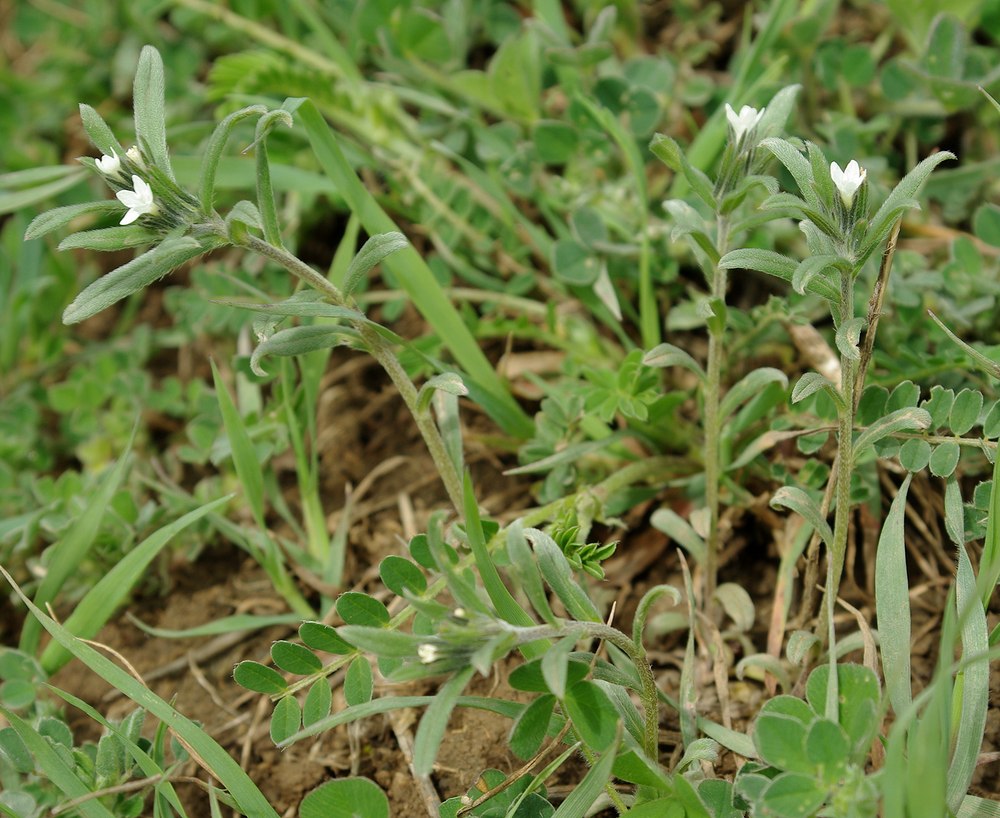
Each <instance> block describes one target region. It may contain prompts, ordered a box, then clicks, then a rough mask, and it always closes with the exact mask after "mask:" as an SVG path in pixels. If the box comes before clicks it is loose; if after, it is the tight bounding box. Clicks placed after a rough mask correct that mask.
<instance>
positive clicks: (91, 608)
mask: <svg viewBox="0 0 1000 818" xmlns="http://www.w3.org/2000/svg"><path fill="white" fill-rule="evenodd" d="M231 498H232V495H228V496H226V497H220V498H219V499H218V500H214V501H213V502H211V503H207V504H206V505H203V506H202V507H201V508H198V509H195V510H194V511H191V512H188V513H187V514H185V515H184V516H183V517H181V518H179V519H177V520H175V521H174V522H172V523H170V524H169V525H165V526H163V528H161V529H159V530H158V531H156V532H155V533H154V534H151V535H150V536H149V537H147V538H146V539H145V540H143V541H142V542H141V543H140V544H139V545H137V546H136V547H135V548H133V549H132V550H131V551H129V552H128V554H126V555H125V557H124V559H122V560H121V561H120V562H119V563H118V564H117V565H115V567H114V568H112V569H111V570H110V571H109V572H108V573H107V574H105V575H104V576H103V577H102V578H101V580H100V581H99V582H98V583H97V584H96V585H95V586H93V587H92V588H91V589H90V590H89V591H88V592H87V595H86V596H85V597H84V598H83V599H82V600H80V603H79V604H78V605H77V606H76V608H75V609H74V611H73V613H72V614H70V616H69V618H68V619H67V620H66V622H65V623H64V627H65V628H66V630H68V631H69V632H70V633H72V634H73V635H74V636H78V637H80V638H82V639H90V638H91V637H93V636H94V635H96V634H97V632H98V631H99V630H100V629H101V628H102V627H103V626H104V623H106V622H107V621H108V620H109V619H110V618H111V615H112V614H113V613H114V612H115V610H116V609H117V608H118V606H119V605H120V604H121V602H122V600H124V599H125V596H126V595H127V594H128V592H129V591H131V590H132V588H133V586H134V585H135V584H136V582H138V581H139V578H140V577H141V576H142V575H143V573H144V572H145V570H146V567H147V566H148V565H149V563H150V562H152V561H153V558H154V557H155V556H156V555H157V554H159V553H160V550H161V549H162V548H163V546H165V545H166V544H167V543H168V542H170V540H171V539H173V537H174V536H175V535H176V534H178V533H179V532H180V531H182V530H184V529H185V528H187V527H188V526H189V525H191V523H193V522H195V521H196V520H199V519H201V518H202V517H204V516H205V515H206V514H208V513H209V512H210V511H213V510H214V509H216V508H218V507H219V506H221V505H222V504H223V503H226V502H228V501H229V500H230V499H231ZM70 658H71V656H70V654H69V652H67V651H66V650H65V649H64V648H62V647H61V646H60V645H58V644H57V643H56V642H50V643H49V644H48V645H47V646H46V648H45V651H44V652H43V653H42V657H41V659H40V661H41V665H42V668H43V669H44V670H45V672H46V673H47V674H49V675H50V676H51V675H52V674H53V673H55V672H56V671H57V670H58V669H59V668H61V667H62V666H63V665H65V664H66V663H67V662H68V661H69V660H70Z"/></svg>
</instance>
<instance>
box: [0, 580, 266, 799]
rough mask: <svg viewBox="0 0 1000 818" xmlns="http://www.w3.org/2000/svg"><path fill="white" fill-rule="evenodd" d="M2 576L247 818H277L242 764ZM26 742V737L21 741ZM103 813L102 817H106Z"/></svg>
mask: <svg viewBox="0 0 1000 818" xmlns="http://www.w3.org/2000/svg"><path fill="white" fill-rule="evenodd" d="M0 574H2V575H3V577H4V578H5V579H6V580H7V582H8V583H9V584H10V586H11V588H13V589H14V591H15V592H16V593H17V595H18V596H19V597H21V600H22V601H23V602H24V604H25V605H27V606H28V609H29V610H30V611H31V613H32V614H34V616H35V618H36V619H38V621H39V622H41V624H42V626H43V627H44V628H45V630H47V631H48V632H49V633H50V634H52V638H53V639H54V640H56V641H57V642H58V643H59V644H60V645H62V646H63V647H64V648H66V650H68V651H69V652H70V653H72V654H73V656H75V657H76V658H77V659H79V660H80V661H81V662H83V664H85V665H86V666H87V667H89V668H90V669H91V670H92V671H94V673H96V674H97V675H98V676H100V677H101V678H102V679H104V681H106V682H107V683H108V684H110V685H111V686H112V687H114V688H116V689H117V690H119V691H121V692H122V693H123V694H124V695H125V696H128V698H130V699H131V700H132V701H134V702H135V703H136V704H137V705H139V707H141V708H143V709H144V710H147V711H149V712H150V713H152V714H153V715H154V716H156V718H158V719H159V720H160V721H162V722H164V723H165V724H166V725H167V726H168V727H170V729H171V730H173V731H174V732H175V733H176V734H177V735H178V736H179V737H180V738H182V739H183V740H184V741H186V742H187V743H188V744H189V745H190V746H191V748H192V749H193V750H194V751H195V752H196V753H197V754H198V756H199V757H200V758H201V760H202V761H203V762H204V763H205V765H206V766H207V767H208V768H209V770H210V771H211V774H212V775H213V776H214V777H215V778H216V779H217V780H218V781H219V782H221V783H222V785H223V786H225V787H226V789H228V790H229V793H230V795H232V796H233V798H235V799H236V802H237V803H238V804H239V805H240V809H241V810H242V811H243V813H244V814H245V815H248V816H252V818H278V813H276V812H275V811H274V810H273V809H272V808H271V805H270V804H268V802H267V799H266V798H264V795H263V794H262V793H261V791H260V790H259V789H257V787H256V785H255V784H254V783H253V781H251V780H250V778H249V776H247V774H246V773H245V772H244V771H243V769H242V768H241V767H240V765H239V764H237V763H236V761H234V760H233V758H232V757H231V756H230V755H229V753H227V752H226V751H225V750H224V749H223V748H222V747H220V746H219V744H218V743H217V742H216V741H215V739H213V738H212V737H211V736H209V735H208V734H207V733H206V732H205V731H204V730H202V729H201V728H200V727H199V726H198V725H197V724H195V723H194V722H193V721H191V720H190V719H189V718H187V717H186V716H183V715H181V714H180V713H178V712H177V711H176V710H174V708H173V707H171V706H170V705H169V704H167V702H165V701H164V700H163V699H161V698H160V697H159V696H157V695H156V694H155V693H153V691H151V690H149V689H148V688H146V687H144V686H143V685H141V684H140V683H139V682H137V681H136V680H135V679H133V678H132V676H130V675H129V674H128V673H127V672H126V671H124V670H122V669H121V668H120V667H118V666H117V665H116V664H114V663H113V662H112V661H111V660H110V659H107V658H105V657H104V656H102V655H101V654H100V653H98V652H97V651H96V650H94V648H92V647H90V645H87V644H85V643H84V642H82V641H80V640H79V639H77V638H76V637H75V636H73V634H71V633H70V632H69V631H68V630H66V628H64V627H63V626H62V625H60V624H59V623H58V622H56V621H55V620H54V619H52V618H51V617H49V616H48V615H47V614H46V613H45V612H44V611H42V610H41V609H40V608H38V607H37V606H36V605H35V604H34V603H32V601H31V600H30V599H28V597H27V596H25V595H24V593H23V592H22V591H21V589H20V588H19V587H18V585H17V583H15V582H14V579H13V578H12V577H11V575H10V574H8V573H7V571H6V570H5V569H4V568H3V567H2V566H0ZM22 738H23V737H22ZM103 815H104V813H102V817H103Z"/></svg>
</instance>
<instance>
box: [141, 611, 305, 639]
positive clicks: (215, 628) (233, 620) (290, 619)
mask: <svg viewBox="0 0 1000 818" xmlns="http://www.w3.org/2000/svg"><path fill="white" fill-rule="evenodd" d="M129 619H130V620H131V621H132V624H133V625H135V626H136V627H137V628H138V629H139V630H141V631H144V632H146V633H148V634H149V635H150V636H156V637H159V638H160V639H191V638H193V637H196V636H217V635H219V634H221V633H234V632H235V631H251V630H263V629H264V628H271V627H274V626H275V625H298V624H299V623H300V622H301V621H302V617H301V616H299V615H298V614H275V615H274V616H255V615H253V614H234V615H233V616H224V617H222V618H220V619H213V620H212V621H211V622H206V623H205V624H204V625H198V626H197V627H194V628H184V629H182V630H174V629H172V628H154V627H153V626H152V625H147V624H146V623H145V622H142V621H141V620H139V619H137V618H136V617H134V616H129Z"/></svg>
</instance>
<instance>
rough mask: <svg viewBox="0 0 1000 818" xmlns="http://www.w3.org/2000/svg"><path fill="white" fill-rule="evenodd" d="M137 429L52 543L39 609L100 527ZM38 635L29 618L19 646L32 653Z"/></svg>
mask: <svg viewBox="0 0 1000 818" xmlns="http://www.w3.org/2000/svg"><path fill="white" fill-rule="evenodd" d="M136 428H138V427H133V429H132V434H131V436H130V437H129V441H128V445H127V446H126V447H125V451H124V452H123V453H122V456H121V457H120V458H119V459H118V462H117V463H116V464H115V466H114V468H112V469H111V471H110V472H109V473H108V474H107V475H106V476H105V478H104V480H103V482H102V483H101V486H100V488H99V489H98V490H97V492H96V493H95V494H94V496H93V498H92V501H91V503H90V505H89V506H88V507H87V510H86V511H85V512H84V513H83V514H82V515H81V516H80V519H79V520H77V522H76V524H75V525H72V526H70V527H69V529H68V530H67V534H66V536H65V537H63V538H62V539H61V540H60V541H59V542H58V543H56V545H54V546H53V550H52V555H51V556H52V559H51V560H50V561H49V570H48V572H47V573H46V574H45V577H44V578H43V579H42V582H41V585H39V586H38V590H37V591H36V592H35V604H36V605H38V606H39V607H40V608H44V607H45V606H46V605H48V604H49V603H50V602H52V601H53V600H54V599H55V598H56V594H58V593H59V590H60V589H61V588H62V586H63V583H64V582H66V580H67V579H68V578H69V576H70V575H71V574H72V573H73V572H74V571H75V570H76V568H77V566H78V565H80V563H82V562H83V560H84V559H85V558H86V556H87V552H88V551H90V549H91V547H92V546H93V545H94V541H95V540H96V539H97V532H98V531H99V530H100V527H101V520H103V519H104V512H105V511H106V510H107V508H108V506H109V505H110V504H111V498H112V497H114V496H115V492H117V491H118V487H119V486H120V485H121V482H122V478H123V477H124V476H125V469H126V466H127V465H128V457H129V452H131V451H132V443H133V441H134V440H135V430H136ZM41 634H42V630H41V625H40V624H39V623H38V622H37V621H36V620H34V619H28V620H27V621H26V622H25V623H24V630H22V631H21V642H20V644H19V645H18V647H19V648H20V649H21V650H23V651H24V652H25V653H34V652H35V651H36V650H37V649H38V640H39V637H40V636H41Z"/></svg>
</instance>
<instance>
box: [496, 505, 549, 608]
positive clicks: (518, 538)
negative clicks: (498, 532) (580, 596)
mask: <svg viewBox="0 0 1000 818" xmlns="http://www.w3.org/2000/svg"><path fill="white" fill-rule="evenodd" d="M507 553H508V555H509V556H510V568H509V569H508V570H509V571H510V572H511V575H512V576H513V578H514V580H515V581H516V582H517V584H518V585H519V586H520V588H521V590H522V591H523V592H524V595H525V596H526V597H527V598H528V601H529V602H530V603H531V606H532V607H533V608H534V609H535V612H536V613H537V614H538V615H539V616H540V617H542V619H544V620H545V621H546V622H547V623H548V624H550V625H554V624H555V623H556V616H555V614H554V613H552V608H551V606H550V605H549V600H548V595H547V594H546V593H545V585H544V584H543V583H542V575H541V572H540V571H539V570H538V562H537V561H536V560H535V557H534V555H533V554H532V553H531V547H530V546H529V545H528V540H527V539H526V538H525V536H524V525H523V523H522V521H521V520H515V521H514V522H513V523H511V525H510V526H509V527H508V529H507Z"/></svg>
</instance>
